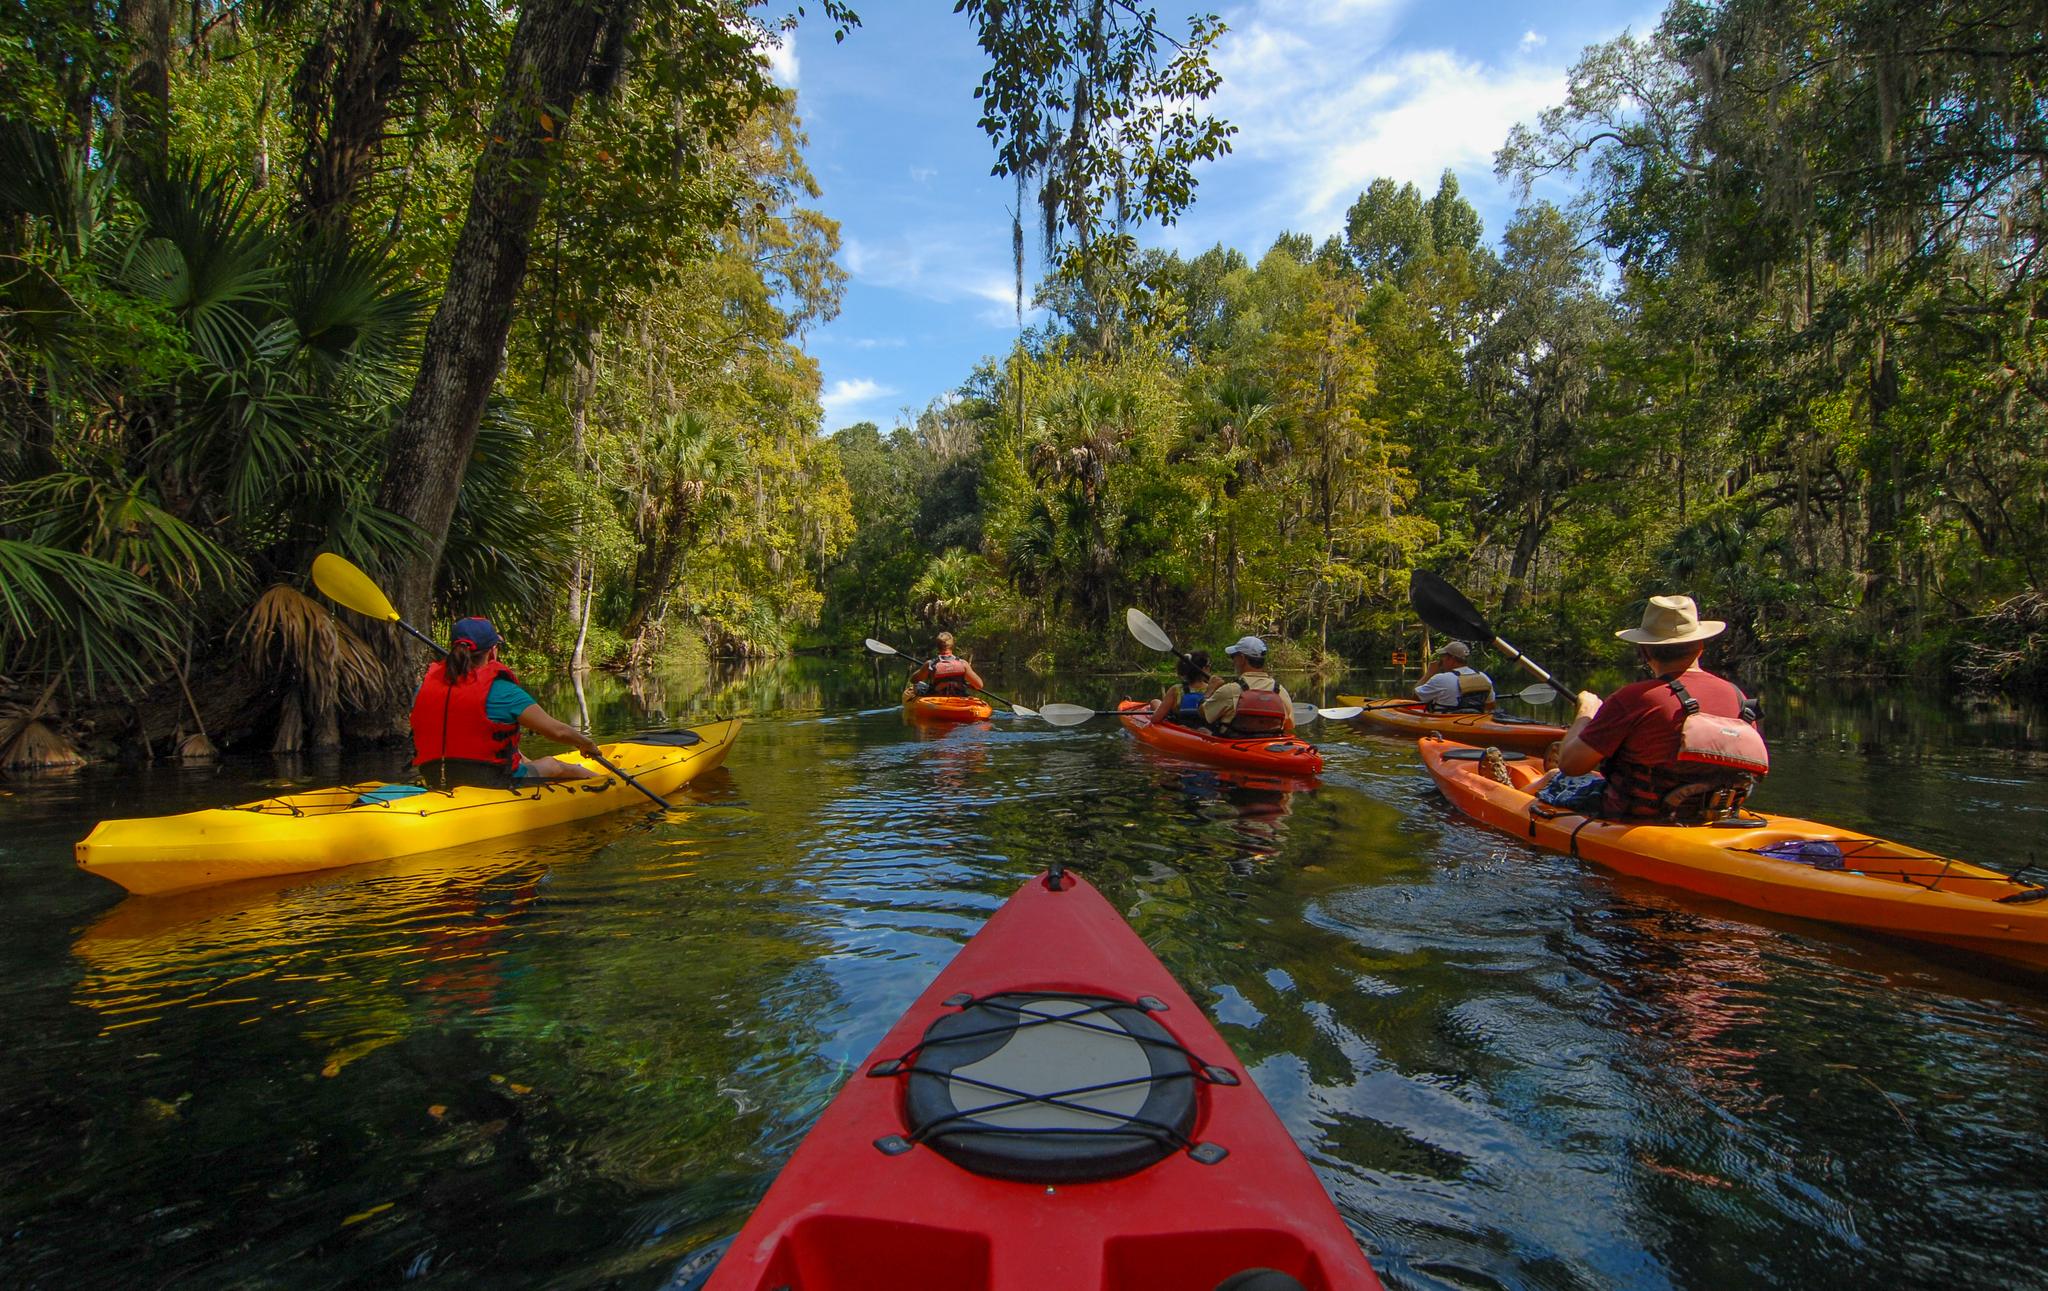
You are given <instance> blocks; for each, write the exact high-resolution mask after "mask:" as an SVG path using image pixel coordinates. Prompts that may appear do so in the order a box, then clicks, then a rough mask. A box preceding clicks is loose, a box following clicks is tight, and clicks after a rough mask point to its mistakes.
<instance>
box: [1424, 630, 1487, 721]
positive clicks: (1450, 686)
mask: <svg viewBox="0 0 2048 1291" xmlns="http://www.w3.org/2000/svg"><path fill="white" fill-rule="evenodd" d="M1471 658H1472V647H1471V646H1468V645H1466V644H1465V643H1464V642H1463V641H1446V642H1444V648H1443V649H1441V650H1439V651H1437V652H1436V661H1435V662H1434V663H1432V664H1430V665H1429V671H1428V672H1426V673H1424V674H1423V675H1422V684H1421V685H1419V686H1417V687H1416V688H1415V697H1416V698H1417V699H1419V700H1421V701H1422V702H1423V703H1425V704H1428V705H1429V707H1430V711H1431V712H1436V713H1490V712H1492V711H1493V708H1494V695H1493V678H1491V677H1489V676H1487V675H1486V674H1485V673H1483V672H1481V671H1479V670H1478V669H1477V668H1474V667H1472V666H1471V664H1470V660H1471Z"/></svg>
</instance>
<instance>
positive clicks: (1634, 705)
mask: <svg viewBox="0 0 2048 1291" xmlns="http://www.w3.org/2000/svg"><path fill="white" fill-rule="evenodd" d="M1678 680H1679V682H1680V683H1681V684H1682V685H1684V687H1685V690H1686V693H1687V694H1689V695H1691V696H1692V697H1693V698H1694V699H1697V700H1698V701H1699V702H1700V711H1701V712H1703V713H1710V714H1712V715H1713V716H1715V717H1740V716H1742V699H1743V695H1742V691H1741V690H1740V689H1739V688H1738V687H1737V686H1736V685H1735V683H1733V682H1730V681H1723V680H1722V679H1721V678H1719V677H1716V676H1715V675H1714V674H1713V673H1710V672H1703V671H1701V670H1700V669H1699V668H1697V667H1694V668H1689V669H1687V670H1686V672H1685V675H1684V676H1682V677H1680V678H1679V679H1678ZM1684 722H1685V708H1684V706H1683V705H1681V704H1680V703H1679V702H1678V696H1676V695H1674V694H1672V693H1671V683H1670V682H1669V681H1664V680H1660V679H1658V678H1655V677H1652V678H1651V679H1650V680H1648V681H1636V682H1630V683H1629V684H1628V685H1626V686H1623V687H1622V688H1621V689H1620V690H1617V691H1615V692H1614V693H1613V694H1612V695H1609V696H1608V697H1607V699H1606V700H1605V701H1603V702H1602V703H1601V705H1600V711H1599V712H1598V713H1596V714H1595V715H1594V717H1593V720H1592V721H1590V722H1588V723H1586V729H1585V730H1583V731H1580V732H1579V739H1580V740H1581V741H1582V742H1583V743H1585V745H1586V746H1587V747H1588V748H1591V749H1592V750H1594V751H1595V752H1597V753H1598V754H1599V755H1600V760H1601V765H1602V767H1603V769H1604V768H1605V766H1606V764H1607V763H1609V762H1614V761H1621V762H1625V763H1628V764H1629V765H1631V766H1638V767H1671V766H1676V765H1678V728H1679V727H1680V726H1681V725H1683V724H1684ZM1606 810H1607V814H1609V815H1614V816H1618V815H1623V814H1625V813H1626V806H1625V804H1624V803H1623V802H1622V801H1620V800H1619V798H1618V796H1617V795H1616V794H1615V793H1614V792H1613V791H1612V789H1611V788H1610V790H1609V793H1608V802H1607V807H1606Z"/></svg>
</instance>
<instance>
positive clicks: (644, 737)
mask: <svg viewBox="0 0 2048 1291" xmlns="http://www.w3.org/2000/svg"><path fill="white" fill-rule="evenodd" d="M702 741H703V737H702V736H700V735H698V734H697V732H695V731H642V732H640V733H639V734H638V735H628V736H625V737H624V738H622V739H621V740H620V741H619V743H621V744H663V745H667V746H669V747H671V748H679V749H681V748H688V747H689V746H690V745H692V744H698V743H701V742H702Z"/></svg>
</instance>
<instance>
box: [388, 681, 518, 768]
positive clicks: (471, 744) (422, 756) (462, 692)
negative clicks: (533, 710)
mask: <svg viewBox="0 0 2048 1291" xmlns="http://www.w3.org/2000/svg"><path fill="white" fill-rule="evenodd" d="M500 677H504V678H506V679H508V680H510V681H514V682H516V681H518V680H519V678H518V677H516V676H514V675H513V672H512V670H511V669H510V668H507V667H506V666H505V665H504V664H502V663H499V662H497V661H495V660H493V661H492V662H490V663H482V664H478V665H477V666H476V667H475V668H473V669H471V670H470V673H469V675H468V676H466V677H464V678H463V679H462V680H461V681H460V682H458V683H456V684H455V685H452V686H451V685H449V684H448V667H447V665H446V664H444V663H442V662H440V661H439V660H436V661H435V662H434V663H433V664H431V665H429V666H428V668H427V675H426V677H425V678H424V679H423V680H422V681H421V682H420V693H419V694H418V695H416V696H414V697H413V701H412V748H413V759H412V764H413V765H414V766H416V767H422V766H426V765H427V764H428V763H430V762H468V763H477V764H480V765H483V766H487V767H496V768H498V769H500V770H502V771H503V772H504V773H505V775H506V777H507V778H508V779H509V778H510V776H511V774H512V769H513V768H514V767H516V766H518V765H519V723H518V722H516V721H515V722H513V723H511V724H510V725H509V726H506V725H499V724H498V723H496V722H493V721H492V720H491V719H490V716H489V714H487V713H486V712H485V711H484V702H485V700H487V699H489V698H490V694H491V683H492V682H494V681H496V680H497V679H498V678H500ZM444 769H445V768H444Z"/></svg>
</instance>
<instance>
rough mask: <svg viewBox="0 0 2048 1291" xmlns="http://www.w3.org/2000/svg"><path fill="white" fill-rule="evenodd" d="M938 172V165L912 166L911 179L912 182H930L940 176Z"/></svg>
mask: <svg viewBox="0 0 2048 1291" xmlns="http://www.w3.org/2000/svg"><path fill="white" fill-rule="evenodd" d="M938 173H939V168H938V167H937V166H912V167H911V168H910V179H911V182H912V183H916V184H929V183H931V182H932V180H933V179H935V178H937V177H938Z"/></svg>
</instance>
